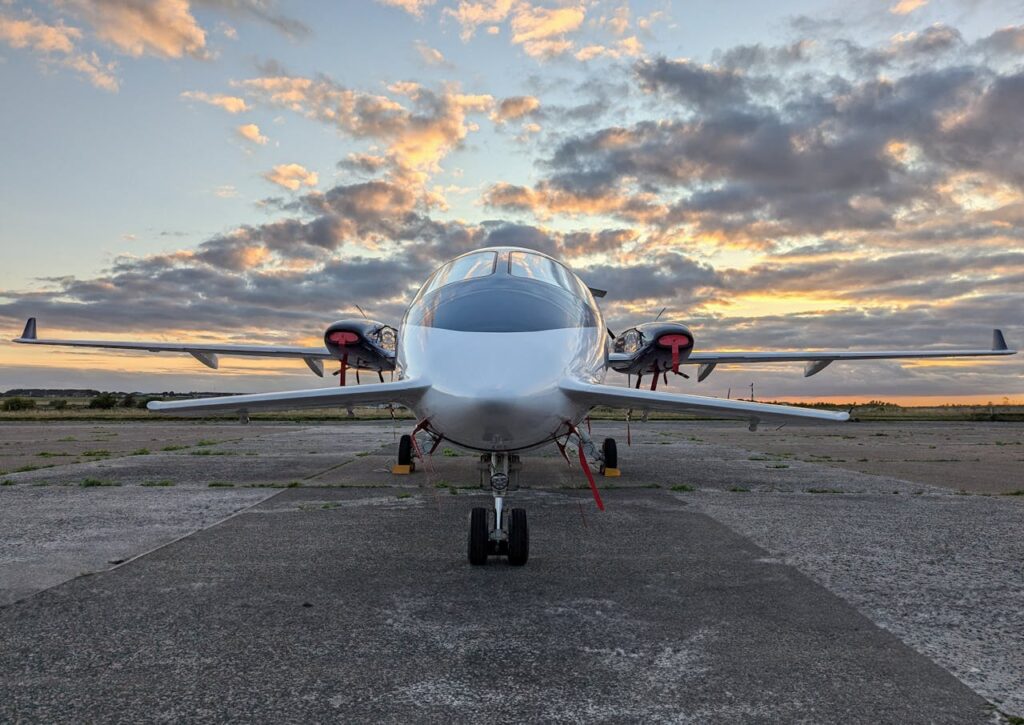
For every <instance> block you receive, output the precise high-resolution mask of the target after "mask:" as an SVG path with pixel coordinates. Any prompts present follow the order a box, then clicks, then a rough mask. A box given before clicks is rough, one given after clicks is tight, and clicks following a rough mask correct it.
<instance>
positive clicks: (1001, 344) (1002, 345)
mask: <svg viewBox="0 0 1024 725" xmlns="http://www.w3.org/2000/svg"><path fill="white" fill-rule="evenodd" d="M29 322H31V323H33V325H34V323H35V320H29ZM25 329H28V328H25ZM32 330H33V332H34V331H35V327H34V326H33V328H32ZM992 349H993V350H1009V349H1010V348H1009V347H1007V345H1006V338H1005V337H1003V331H1002V330H999V329H996V330H992Z"/></svg>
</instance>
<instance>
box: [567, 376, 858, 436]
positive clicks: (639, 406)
mask: <svg viewBox="0 0 1024 725" xmlns="http://www.w3.org/2000/svg"><path fill="white" fill-rule="evenodd" d="M560 387H561V388H562V391H563V392H564V393H565V394H566V395H568V396H569V397H570V398H572V399H573V400H576V401H578V402H581V403H584V404H587V405H590V406H597V405H606V406H609V407H612V408H631V409H633V410H664V411H669V412H674V413H696V414H704V415H713V416H724V417H727V418H741V419H743V420H749V421H750V422H751V425H752V426H753V425H756V424H757V422H759V421H761V420H774V419H778V420H788V421H795V420H802V421H805V422H819V423H842V422H844V421H847V420H849V419H850V415H849V414H848V413H834V412H832V411H828V410H815V409H813V408H797V407H794V406H790V405H771V404H769V403H752V402H750V401H747V400H723V399H722V398H711V397H707V396H704V395H684V394H675V393H663V392H660V391H653V390H637V389H635V388H620V387H617V386H613V385H595V384H593V383H585V382H582V381H579V380H572V379H569V380H564V381H563V382H562V384H561V386H560Z"/></svg>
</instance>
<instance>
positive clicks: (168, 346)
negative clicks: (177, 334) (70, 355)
mask: <svg viewBox="0 0 1024 725" xmlns="http://www.w3.org/2000/svg"><path fill="white" fill-rule="evenodd" d="M12 342H17V343H20V344H24V345H58V346H63V347H98V348H107V349H111V350H144V351H146V352H186V353H188V354H190V355H191V356H192V357H194V358H195V359H196V360H198V361H199V362H201V363H202V364H203V365H206V366H207V367H209V368H213V369H216V368H217V367H218V365H219V360H218V357H217V356H218V355H228V356H236V355H237V356H242V357H283V358H293V359H300V360H303V361H305V363H306V365H308V366H309V369H310V370H312V371H313V372H314V373H316V374H317V375H319V376H320V377H323V376H324V365H323V362H321V361H322V360H331V359H334V356H333V355H332V354H331V353H330V351H328V350H327V348H326V347H294V346H289V345H209V344H205V343H195V342H129V341H126V340H54V339H44V338H40V337H38V334H37V331H36V318H34V317H30V318H29V320H28V322H27V323H25V331H24V332H22V333H21V337H17V338H15V339H14V340H12Z"/></svg>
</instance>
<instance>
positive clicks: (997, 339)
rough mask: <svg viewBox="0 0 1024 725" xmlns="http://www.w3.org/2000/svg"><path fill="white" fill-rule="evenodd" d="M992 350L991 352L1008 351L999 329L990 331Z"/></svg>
mask: <svg viewBox="0 0 1024 725" xmlns="http://www.w3.org/2000/svg"><path fill="white" fill-rule="evenodd" d="M992 349H993V350H1009V349H1010V348H1009V346H1008V345H1007V344H1006V338H1005V337H1003V331H1002V330H1000V329H999V328H996V329H994V330H992Z"/></svg>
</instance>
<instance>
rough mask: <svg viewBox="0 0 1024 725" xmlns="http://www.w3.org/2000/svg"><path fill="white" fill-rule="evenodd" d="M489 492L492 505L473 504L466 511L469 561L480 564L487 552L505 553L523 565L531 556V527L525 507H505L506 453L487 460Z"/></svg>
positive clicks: (507, 466) (516, 563) (509, 561)
mask: <svg viewBox="0 0 1024 725" xmlns="http://www.w3.org/2000/svg"><path fill="white" fill-rule="evenodd" d="M489 468H490V474H491V476H490V484H491V494H492V495H493V496H494V508H493V509H492V510H491V511H488V510H487V509H486V508H483V507H478V508H474V509H473V510H472V511H471V512H470V514H469V546H468V555H469V563H470V564H473V565H475V566H479V565H482V564H486V563H487V558H488V557H490V556H504V557H507V558H508V563H509V564H511V565H512V566H522V565H523V564H525V563H526V561H527V559H529V558H530V530H529V526H528V524H527V521H526V509H521V508H514V509H511V510H509V511H508V512H507V515H506V511H505V494H506V493H507V492H508V489H509V456H508V454H507V453H492V454H491V460H490V465H489Z"/></svg>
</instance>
